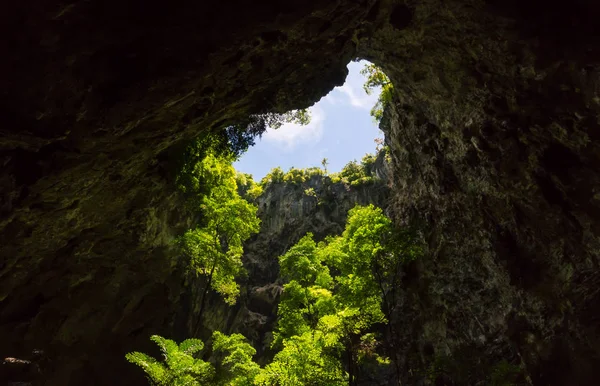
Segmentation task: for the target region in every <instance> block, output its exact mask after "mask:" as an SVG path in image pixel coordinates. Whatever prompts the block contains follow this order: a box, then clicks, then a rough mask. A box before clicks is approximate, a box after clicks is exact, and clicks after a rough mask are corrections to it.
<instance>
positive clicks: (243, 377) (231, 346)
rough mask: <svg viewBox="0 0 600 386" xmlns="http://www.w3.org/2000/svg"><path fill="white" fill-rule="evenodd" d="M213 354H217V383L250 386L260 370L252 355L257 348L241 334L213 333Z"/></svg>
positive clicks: (230, 385) (227, 385)
mask: <svg viewBox="0 0 600 386" xmlns="http://www.w3.org/2000/svg"><path fill="white" fill-rule="evenodd" d="M212 338H213V345H212V346H213V355H216V356H217V360H216V362H217V363H218V365H217V369H216V381H217V382H216V383H217V384H219V385H223V386H225V385H226V386H250V385H253V381H254V378H255V377H256V375H257V374H258V373H259V372H260V366H259V365H258V364H256V363H255V362H254V361H253V360H252V357H253V356H254V355H255V354H256V350H255V349H254V347H252V346H251V345H250V344H249V343H248V341H247V340H246V338H245V337H244V336H243V335H241V334H231V335H225V334H223V333H221V332H219V331H215V332H214V333H213V336H212Z"/></svg>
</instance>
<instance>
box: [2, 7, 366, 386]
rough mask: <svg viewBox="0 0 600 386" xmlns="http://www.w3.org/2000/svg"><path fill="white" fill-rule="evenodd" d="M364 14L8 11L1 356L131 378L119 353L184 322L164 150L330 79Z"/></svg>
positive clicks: (336, 76)
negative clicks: (36, 357)
mask: <svg viewBox="0 0 600 386" xmlns="http://www.w3.org/2000/svg"><path fill="white" fill-rule="evenodd" d="M372 3H373V1H371V0H366V1H356V2H337V3H336V2H330V1H324V0H309V1H285V2H283V1H282V2H280V1H265V2H254V1H243V0H239V1H224V2H214V1H183V2H177V3H173V4H171V3H164V2H163V3H160V2H141V1H135V0H134V1H131V0H130V1H110V0H109V1H96V0H93V1H85V2H72V3H65V2H59V1H43V2H42V1H35V0H32V1H23V2H11V3H10V4H6V9H5V10H4V12H3V13H2V16H0V18H1V20H2V22H0V31H1V35H2V36H3V38H2V39H1V40H2V42H1V43H0V51H1V52H2V53H3V55H2V56H3V60H2V64H1V65H0V66H1V69H2V71H0V84H2V85H3V87H2V88H3V89H2V92H0V102H1V103H0V106H1V107H0V115H1V116H2V118H3V119H2V128H1V129H0V165H2V172H1V174H0V257H1V260H0V302H1V303H0V342H2V343H1V344H0V356H2V357H3V358H4V357H6V356H11V357H18V358H24V359H27V358H28V356H29V355H30V353H31V352H32V350H34V349H41V350H43V351H44V352H45V357H46V358H47V359H46V360H45V364H44V366H43V367H44V369H43V370H44V376H43V377H44V379H45V380H46V383H47V384H56V385H68V384H73V385H81V384H100V385H106V384H119V383H123V384H130V380H131V379H132V378H131V377H136V376H137V378H133V379H136V380H137V381H138V382H140V383H141V382H143V381H144V380H143V377H142V376H141V375H140V374H138V373H137V369H135V368H132V366H130V365H129V364H127V363H126V362H125V361H124V360H123V359H122V358H123V355H124V354H125V353H126V352H127V351H129V350H131V348H132V347H137V348H138V349H139V350H147V349H149V348H150V347H151V345H150V343H149V342H147V340H148V336H149V335H150V334H153V333H160V334H164V335H168V336H173V337H175V338H177V339H180V338H182V337H183V336H186V335H189V334H190V333H189V331H190V330H191V324H192V322H193V320H194V316H193V311H192V310H193V309H194V303H195V301H194V293H195V292H194V290H193V288H189V286H188V285H187V284H186V282H185V280H184V279H183V277H182V274H181V273H180V271H178V266H179V262H178V256H176V255H174V254H173V251H172V250H171V241H172V240H173V238H174V236H176V235H178V234H181V232H182V231H183V230H184V229H186V228H188V227H189V226H190V224H192V223H193V214H192V213H189V212H188V211H186V210H185V209H184V205H183V200H182V198H181V197H179V196H178V194H177V193H176V190H175V187H174V184H173V179H174V175H173V172H174V171H173V169H174V167H173V159H174V157H172V154H174V153H176V152H175V151H173V152H171V151H170V150H169V149H172V148H174V147H177V146H179V144H181V143H182V142H184V141H186V140H188V139H190V138H192V137H193V136H196V135H202V133H203V132H207V131H208V130H214V129H216V128H220V127H222V126H223V125H225V124H227V123H231V122H234V121H235V120H236V119H239V118H243V117H246V116H247V115H248V114H250V113H257V112H263V111H279V112H284V111H287V110H289V109H291V108H292V107H306V106H308V105H309V104H311V103H312V102H313V101H315V100H316V99H318V98H319V97H321V96H322V95H324V94H325V93H327V92H328V91H329V90H330V89H332V88H333V87H334V86H335V85H340V84H341V83H342V82H343V81H344V78H345V76H346V73H347V70H346V68H345V66H346V64H347V62H348V61H349V60H350V59H351V58H352V57H353V56H354V52H355V51H354V49H355V43H353V42H352V36H353V34H355V32H356V30H357V29H360V28H361V27H360V25H361V23H362V21H363V20H364V19H365V18H366V16H367V14H368V11H369V8H370V5H371V4H372ZM316 48H318V49H316Z"/></svg>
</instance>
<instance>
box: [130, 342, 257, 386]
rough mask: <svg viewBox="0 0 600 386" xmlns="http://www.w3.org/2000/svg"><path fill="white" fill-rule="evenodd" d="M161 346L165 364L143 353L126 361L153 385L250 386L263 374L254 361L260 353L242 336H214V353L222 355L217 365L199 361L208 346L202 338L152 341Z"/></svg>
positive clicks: (135, 353)
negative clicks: (179, 342) (178, 342)
mask: <svg viewBox="0 0 600 386" xmlns="http://www.w3.org/2000/svg"><path fill="white" fill-rule="evenodd" d="M150 339H151V340H152V341H154V342H155V343H156V344H157V345H158V346H159V347H160V350H161V352H162V355H163V362H161V361H158V360H156V359H155V358H153V357H151V356H149V355H146V354H144V353H140V352H132V353H128V354H127V355H125V358H126V359H127V360H128V361H129V362H131V363H133V364H136V365H138V366H140V367H141V368H142V370H144V372H145V373H146V375H147V376H148V379H149V381H150V383H151V384H152V385H158V386H206V385H214V386H221V385H222V386H225V385H227V386H250V385H252V384H253V380H254V378H255V377H256V375H257V374H258V373H259V371H260V367H259V366H258V365H257V364H256V363H254V362H253V361H252V356H254V354H256V350H255V349H254V348H253V347H252V346H251V345H250V344H249V343H248V342H247V340H246V338H244V336H243V335H240V334H232V335H225V334H222V333H221V332H219V331H216V332H215V333H214V334H213V339H212V340H213V344H212V348H213V353H214V354H216V355H217V356H218V359H219V360H218V361H217V365H216V369H215V366H213V364H211V363H210V362H206V361H203V360H202V359H198V358H195V357H194V355H195V354H197V353H198V352H200V351H202V349H203V348H204V344H203V343H202V341H201V340H199V339H187V340H184V341H183V342H182V343H181V344H179V345H178V344H177V343H175V342H174V341H172V340H170V339H165V338H163V337H161V336H158V335H152V337H151V338H150Z"/></svg>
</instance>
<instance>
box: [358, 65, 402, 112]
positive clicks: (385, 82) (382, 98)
mask: <svg viewBox="0 0 600 386" xmlns="http://www.w3.org/2000/svg"><path fill="white" fill-rule="evenodd" d="M360 73H361V74H363V75H365V76H366V77H367V81H366V82H365V84H364V85H363V88H364V89H365V92H366V93H367V94H369V95H371V94H372V93H373V91H374V90H375V89H376V88H378V87H381V92H380V94H379V97H378V98H377V103H376V104H375V106H373V108H372V109H371V116H372V117H373V118H375V120H376V121H381V118H382V117H383V110H384V109H385V106H387V104H388V103H390V102H391V101H392V94H393V89H394V86H393V85H392V82H391V81H390V79H389V78H388V77H387V75H385V73H384V72H383V71H382V70H381V68H379V67H377V66H376V65H374V64H372V63H370V64H366V65H365V67H364V68H363V69H362V70H361V71H360Z"/></svg>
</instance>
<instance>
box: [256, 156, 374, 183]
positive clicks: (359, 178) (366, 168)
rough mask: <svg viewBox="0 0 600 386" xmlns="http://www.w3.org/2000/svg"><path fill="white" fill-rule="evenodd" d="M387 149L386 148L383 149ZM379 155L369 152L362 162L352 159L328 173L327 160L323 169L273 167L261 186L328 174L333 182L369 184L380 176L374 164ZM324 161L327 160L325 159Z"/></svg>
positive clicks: (295, 181) (299, 180)
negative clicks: (338, 168)
mask: <svg viewBox="0 0 600 386" xmlns="http://www.w3.org/2000/svg"><path fill="white" fill-rule="evenodd" d="M381 151H385V150H381ZM376 159H377V155H373V154H367V155H365V156H364V157H363V159H362V160H361V162H357V161H356V160H354V161H350V162H348V163H347V164H346V166H344V168H343V169H342V170H341V171H340V172H339V173H327V168H326V167H327V162H323V163H322V165H323V169H321V168H318V167H310V168H305V169H298V168H294V167H292V168H290V170H288V171H287V172H284V171H283V169H281V168H280V167H276V168H273V169H271V171H270V172H269V173H268V174H267V175H266V176H264V177H263V179H262V180H261V181H260V186H261V187H263V188H265V187H266V186H267V185H268V184H276V183H288V184H303V183H305V182H307V181H309V180H310V179H311V178H313V177H322V176H326V177H327V178H326V181H327V180H329V181H331V182H332V183H334V184H335V183H340V182H341V183H344V184H346V185H351V186H360V185H368V184H372V183H374V182H375V181H377V180H378V179H379V178H378V177H377V176H376V175H375V171H374V165H375V161H376ZM324 161H327V160H326V159H324Z"/></svg>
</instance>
